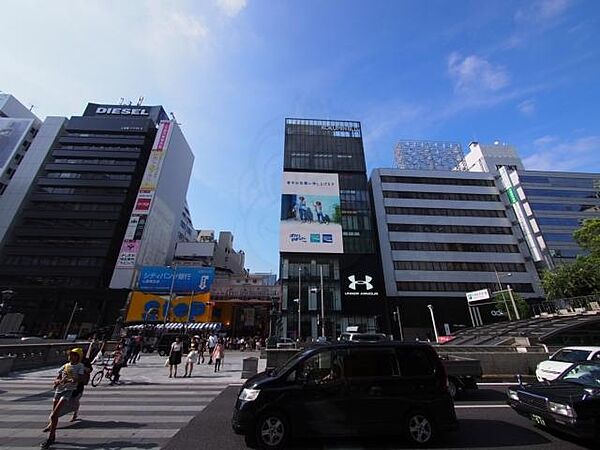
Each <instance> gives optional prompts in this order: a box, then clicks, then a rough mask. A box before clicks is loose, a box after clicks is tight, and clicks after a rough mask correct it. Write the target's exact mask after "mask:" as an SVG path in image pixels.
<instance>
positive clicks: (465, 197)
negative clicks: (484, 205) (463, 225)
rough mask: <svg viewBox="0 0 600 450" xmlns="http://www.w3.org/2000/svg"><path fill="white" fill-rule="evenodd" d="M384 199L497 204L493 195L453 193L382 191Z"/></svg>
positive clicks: (496, 196)
mask: <svg viewBox="0 0 600 450" xmlns="http://www.w3.org/2000/svg"><path fill="white" fill-rule="evenodd" d="M383 197H384V198H413V199H418V200H459V201H472V202H499V201H500V196H499V195H493V194H463V193H455V192H412V191H383Z"/></svg>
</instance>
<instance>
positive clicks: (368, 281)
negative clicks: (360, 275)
mask: <svg viewBox="0 0 600 450" xmlns="http://www.w3.org/2000/svg"><path fill="white" fill-rule="evenodd" d="M348 280H350V284H349V285H348V287H349V288H350V289H352V290H353V291H355V290H356V285H363V286H365V288H366V289H367V291H370V290H371V289H373V285H372V284H371V281H373V277H370V276H369V275H365V279H364V280H357V279H356V276H354V275H351V276H349V277H348Z"/></svg>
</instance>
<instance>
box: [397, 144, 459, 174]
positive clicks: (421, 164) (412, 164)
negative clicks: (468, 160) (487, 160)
mask: <svg viewBox="0 0 600 450" xmlns="http://www.w3.org/2000/svg"><path fill="white" fill-rule="evenodd" d="M463 159H464V153H463V151H462V147H461V145H460V144H459V143H457V142H444V141H418V140H403V141H399V142H398V143H397V144H396V148H395V149H394V163H395V167H397V168H398V169H405V170H462V167H463V166H462V165H461V164H462V162H463Z"/></svg>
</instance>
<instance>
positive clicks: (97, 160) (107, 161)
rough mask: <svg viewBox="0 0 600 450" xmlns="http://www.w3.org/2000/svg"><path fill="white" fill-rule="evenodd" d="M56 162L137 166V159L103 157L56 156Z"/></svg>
mask: <svg viewBox="0 0 600 450" xmlns="http://www.w3.org/2000/svg"><path fill="white" fill-rule="evenodd" d="M54 163H56V164H97V165H103V166H117V165H118V166H135V165H136V164H137V161H130V160H126V159H101V158H89V159H88V158H54Z"/></svg>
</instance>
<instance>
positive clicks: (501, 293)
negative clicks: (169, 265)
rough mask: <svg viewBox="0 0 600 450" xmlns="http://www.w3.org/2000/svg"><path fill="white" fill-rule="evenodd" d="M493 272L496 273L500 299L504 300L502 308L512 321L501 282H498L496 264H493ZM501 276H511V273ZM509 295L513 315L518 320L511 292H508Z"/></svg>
mask: <svg viewBox="0 0 600 450" xmlns="http://www.w3.org/2000/svg"><path fill="white" fill-rule="evenodd" d="M494 273H495V274H496V280H498V287H499V288H500V295H502V301H503V302H504V308H506V314H508V320H511V321H512V317H511V314H510V310H509V308H508V303H506V298H505V297H504V290H503V289H502V283H501V282H500V275H499V274H498V271H497V270H496V265H494ZM502 276H503V277H511V276H512V273H506V274H503V275H502ZM509 297H510V298H511V300H512V304H513V310H514V312H515V317H516V318H517V320H519V312H518V311H517V307H516V305H515V302H514V299H513V297H512V293H510V292H509Z"/></svg>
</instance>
